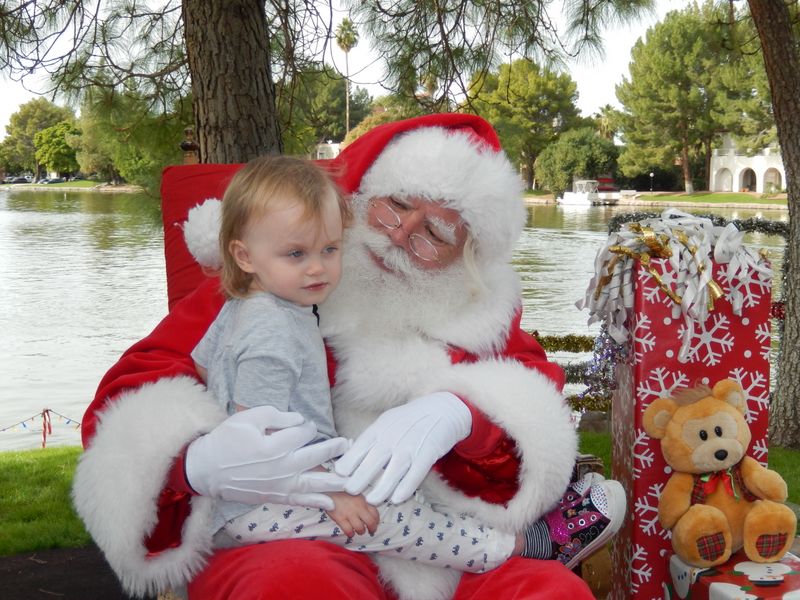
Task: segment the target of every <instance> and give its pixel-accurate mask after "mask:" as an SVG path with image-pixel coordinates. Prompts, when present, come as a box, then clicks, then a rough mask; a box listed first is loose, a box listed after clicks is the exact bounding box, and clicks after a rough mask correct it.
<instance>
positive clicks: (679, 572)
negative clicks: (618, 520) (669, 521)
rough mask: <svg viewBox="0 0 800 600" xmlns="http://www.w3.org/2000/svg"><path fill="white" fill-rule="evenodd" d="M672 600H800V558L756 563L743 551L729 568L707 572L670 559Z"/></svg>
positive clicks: (669, 593) (790, 556)
mask: <svg viewBox="0 0 800 600" xmlns="http://www.w3.org/2000/svg"><path fill="white" fill-rule="evenodd" d="M669 570H670V575H671V581H670V584H669V585H668V586H667V587H666V588H665V591H664V598H666V599H668V600H772V599H774V600H798V598H800V558H798V557H797V556H795V555H794V554H792V553H791V552H790V553H788V554H786V555H785V556H784V557H783V558H782V559H781V560H780V562H774V563H756V562H751V561H750V560H748V558H747V556H745V555H744V552H743V551H741V550H740V551H739V552H737V553H736V554H734V555H733V556H731V558H730V560H728V562H726V563H725V564H722V565H719V566H716V567H711V568H710V569H703V568H700V567H694V566H692V565H687V564H686V563H685V562H683V561H682V560H681V559H680V558H678V557H677V556H675V555H673V556H672V558H671V559H670V563H669Z"/></svg>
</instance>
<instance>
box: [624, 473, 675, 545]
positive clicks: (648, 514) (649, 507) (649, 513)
mask: <svg viewBox="0 0 800 600" xmlns="http://www.w3.org/2000/svg"><path fill="white" fill-rule="evenodd" d="M664 485H665V484H663V483H652V484H650V485H649V486H648V487H647V489H646V490H645V492H644V494H642V495H641V496H638V497H637V498H636V500H635V501H634V505H633V511H634V513H635V514H636V516H637V519H636V524H637V525H638V527H639V529H640V530H641V531H642V533H644V534H645V535H650V536H659V537H661V538H663V539H665V540H668V539H670V538H671V537H672V536H671V534H670V532H669V531H668V530H666V529H664V528H663V527H661V524H660V523H659V522H658V500H659V498H661V492H662V491H663V490H664Z"/></svg>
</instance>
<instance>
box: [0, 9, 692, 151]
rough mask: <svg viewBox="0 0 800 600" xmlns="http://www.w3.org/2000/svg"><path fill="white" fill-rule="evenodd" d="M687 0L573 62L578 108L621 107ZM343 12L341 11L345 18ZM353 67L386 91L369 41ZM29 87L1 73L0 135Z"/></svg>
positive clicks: (612, 32) (355, 76)
mask: <svg viewBox="0 0 800 600" xmlns="http://www.w3.org/2000/svg"><path fill="white" fill-rule="evenodd" d="M689 4H690V2H688V1H687V0H657V2H656V10H655V13H654V14H653V15H652V16H651V17H649V18H646V19H644V20H642V21H641V22H639V23H637V24H636V25H633V26H624V27H617V28H613V29H609V30H608V31H606V33H605V35H604V36H603V38H604V47H605V57H604V58H602V59H596V60H595V61H594V62H593V63H584V64H570V65H569V73H570V75H571V76H572V78H573V79H574V80H575V81H576V82H577V84H578V94H579V98H578V108H579V109H580V111H581V112H582V113H583V115H584V116H591V115H592V114H594V113H595V112H597V111H598V109H599V108H600V107H601V106H605V105H606V104H610V105H612V106H615V107H617V108H619V103H618V102H617V99H616V95H615V93H614V86H615V85H616V84H618V83H620V82H621V81H622V78H623V77H624V76H627V75H628V63H629V62H630V50H631V48H632V47H633V44H634V43H635V42H636V40H637V39H639V37H642V36H644V34H645V32H646V31H647V29H648V28H649V27H650V26H652V25H653V24H655V23H657V22H658V21H660V20H661V19H663V18H664V15H666V14H667V13H668V12H669V11H671V10H680V9H682V8H685V7H686V6H687V5H689ZM341 16H342V14H339V17H340V18H341ZM330 51H331V54H332V56H331V57H329V58H328V59H327V62H333V63H334V65H335V66H336V67H337V68H339V69H340V70H341V71H344V57H343V56H344V55H343V54H342V53H341V51H340V50H339V49H338V47H336V44H332V45H331V49H330ZM349 63H350V64H349V67H350V73H351V78H352V81H353V83H354V84H355V85H361V86H362V87H366V88H367V90H368V91H369V93H370V94H371V95H373V96H378V95H383V94H385V93H386V92H385V91H384V90H383V89H382V88H381V87H380V86H379V85H375V84H371V82H375V81H379V80H380V79H381V74H382V68H381V65H380V61H378V60H376V59H375V58H374V55H372V54H371V53H370V49H369V46H368V44H367V43H366V42H365V41H362V42H361V43H359V44H358V45H357V46H356V47H355V48H354V49H353V50H352V51H351V52H350V56H349ZM27 87H28V88H29V89H31V90H33V92H36V91H38V90H40V89H42V88H37V87H36V83H35V82H34V81H31V82H30V83H28V85H27ZM33 92H31V91H28V90H26V89H25V87H23V85H22V84H20V83H16V82H13V81H10V80H9V79H7V78H6V77H4V76H3V75H0V139H2V138H4V137H5V135H6V126H7V125H8V122H9V118H10V117H11V115H12V114H13V113H15V112H17V110H18V109H19V106H20V105H21V104H24V103H25V102H28V101H30V100H32V99H34V98H36V97H37V95H36V94H35V93H33Z"/></svg>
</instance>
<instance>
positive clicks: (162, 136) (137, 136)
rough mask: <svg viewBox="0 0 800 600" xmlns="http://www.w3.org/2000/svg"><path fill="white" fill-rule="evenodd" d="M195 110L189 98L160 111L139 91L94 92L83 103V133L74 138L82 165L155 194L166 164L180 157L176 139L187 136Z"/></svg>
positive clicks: (87, 170)
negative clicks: (77, 139) (185, 131)
mask: <svg viewBox="0 0 800 600" xmlns="http://www.w3.org/2000/svg"><path fill="white" fill-rule="evenodd" d="M190 114H191V109H190V107H189V101H188V100H186V101H183V102H178V103H177V104H176V105H175V106H174V107H171V110H169V111H161V110H153V108H152V106H151V103H150V101H149V100H148V99H147V98H145V97H144V96H142V95H141V94H139V93H138V92H137V91H134V90H127V91H125V92H124V93H113V92H109V91H107V90H105V89H92V90H90V92H89V93H88V94H87V95H86V99H85V100H84V102H83V104H82V105H81V118H80V126H81V129H82V131H83V132H84V134H83V136H81V137H82V139H81V140H80V141H76V142H75V145H76V147H77V150H78V152H77V156H78V159H79V163H80V164H81V169H82V170H84V171H86V172H89V173H92V172H97V173H98V174H102V175H104V176H105V177H108V178H110V179H111V180H112V181H116V180H117V179H118V178H122V179H124V180H125V181H128V182H130V183H134V184H137V185H141V186H143V187H145V188H146V189H147V190H148V191H150V192H151V193H156V192H157V190H158V184H159V181H160V177H161V170H162V169H163V168H164V166H166V165H169V164H177V163H180V161H181V150H180V149H179V147H178V146H177V145H176V144H175V140H177V139H181V138H182V137H183V130H184V128H185V124H186V123H187V122H188V121H189V120H190V116H189V115H190ZM93 161H94V162H93Z"/></svg>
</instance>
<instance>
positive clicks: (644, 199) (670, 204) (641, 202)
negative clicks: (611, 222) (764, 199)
mask: <svg viewBox="0 0 800 600" xmlns="http://www.w3.org/2000/svg"><path fill="white" fill-rule="evenodd" d="M662 195H664V196H669V197H671V198H674V197H675V196H676V194H674V193H672V192H656V193H655V194H652V195H650V194H647V195H646V196H645V193H642V194H640V196H639V198H638V199H637V198H633V199H628V198H626V199H620V200H619V201H618V202H617V203H616V204H597V205H595V206H599V207H606V206H609V207H613V206H638V207H642V206H648V207H653V208H681V207H686V208H740V209H746V210H785V211H788V210H789V205H788V202H787V203H786V204H771V203H770V204H766V203H765V204H759V203H755V202H701V201H694V200H686V201H684V200H658V199H657V198H658V197H659V196H662ZM753 196H754V197H760V194H753ZM523 200H524V202H525V205H526V206H539V205H556V206H558V202H556V200H555V198H554V197H553V196H552V195H543V196H525V197H524V198H523Z"/></svg>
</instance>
